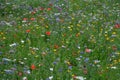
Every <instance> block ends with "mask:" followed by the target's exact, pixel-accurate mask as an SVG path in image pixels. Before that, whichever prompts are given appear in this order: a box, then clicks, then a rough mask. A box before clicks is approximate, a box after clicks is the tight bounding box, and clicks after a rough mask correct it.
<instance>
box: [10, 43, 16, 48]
mask: <svg viewBox="0 0 120 80" xmlns="http://www.w3.org/2000/svg"><path fill="white" fill-rule="evenodd" d="M16 45H17V43H13V44H10V45H9V46H10V47H14V46H16Z"/></svg>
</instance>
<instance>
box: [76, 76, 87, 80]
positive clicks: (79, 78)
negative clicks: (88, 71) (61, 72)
mask: <svg viewBox="0 0 120 80" xmlns="http://www.w3.org/2000/svg"><path fill="white" fill-rule="evenodd" d="M76 79H78V80H85V79H86V78H84V77H82V76H76Z"/></svg>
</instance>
